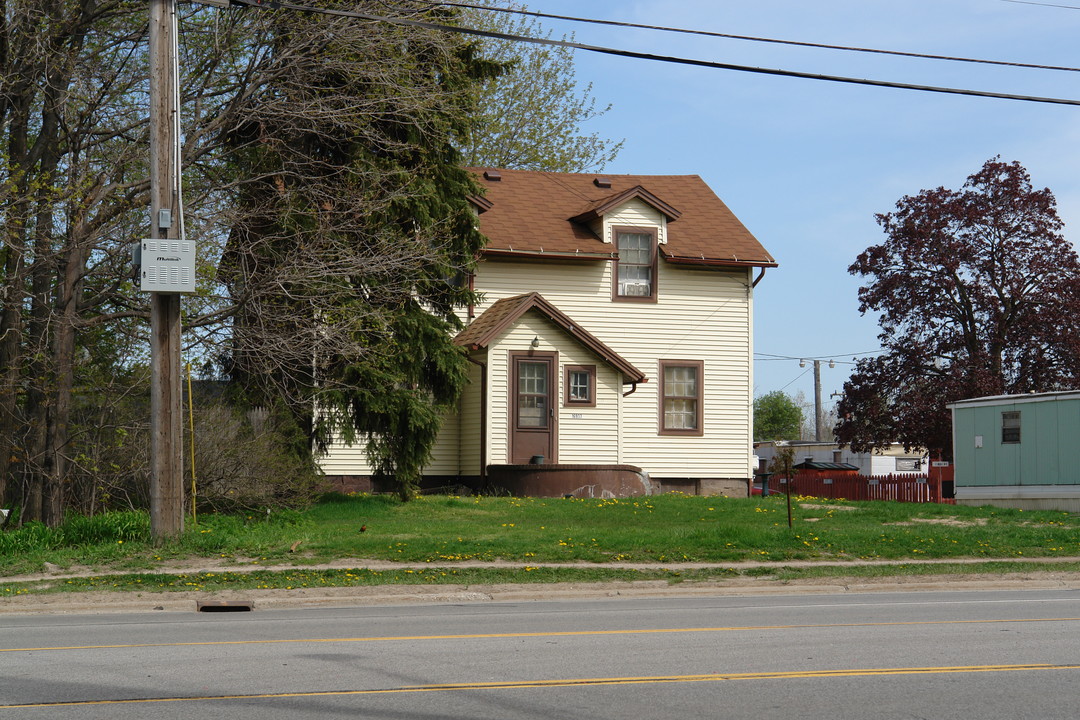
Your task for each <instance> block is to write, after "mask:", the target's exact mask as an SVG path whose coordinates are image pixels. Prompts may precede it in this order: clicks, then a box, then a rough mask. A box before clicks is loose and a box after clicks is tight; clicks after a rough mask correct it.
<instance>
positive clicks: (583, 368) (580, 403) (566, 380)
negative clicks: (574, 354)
mask: <svg viewBox="0 0 1080 720" xmlns="http://www.w3.org/2000/svg"><path fill="white" fill-rule="evenodd" d="M577 372H583V373H586V374H588V376H589V398H588V400H578V399H575V398H573V397H571V396H570V376H571V375H573V374H574V373H577ZM563 407H596V366H595V365H567V366H566V367H564V368H563Z"/></svg>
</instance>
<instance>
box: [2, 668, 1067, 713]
mask: <svg viewBox="0 0 1080 720" xmlns="http://www.w3.org/2000/svg"><path fill="white" fill-rule="evenodd" d="M1037 670H1080V665H1045V664H1036V665H959V666H946V667H910V668H863V669H847V670H795V671H789V672H747V673H709V674H706V675H655V676H646V677H619V678H565V679H559V680H516V681H508V682H479V683H454V684H445V685H413V686H405V687H398V688H376V689H370V690H319V691H313V692H282V693H256V694H251V695H197V696H192V697H156V698H126V699H118V700H71V701H67V702H47V703H23V704H18V705H0V710H18V709H30V708H47V707H81V706H87V705H135V704H148V703H175V702H213V701H221V700H266V699H277V698H305V697H349V696H356V695H393V694H401V693H421V692H424V693H430V692H460V691H462V690H473V691H475V690H529V689H540V688H563V687H599V686H605V685H642V684H648V683H696V682H720V681H736V680H798V679H806V678H835V677H845V678H846V677H866V676H884V675H947V674H956V673H986V672H1031V671H1037Z"/></svg>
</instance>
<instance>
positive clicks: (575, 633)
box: [0, 618, 1080, 653]
mask: <svg viewBox="0 0 1080 720" xmlns="http://www.w3.org/2000/svg"><path fill="white" fill-rule="evenodd" d="M1077 621H1080V618H1013V619H999V620H913V621H911V622H864V623H831V624H820V625H733V626H730V627H705V628H632V629H625V630H562V631H556V632H513V633H478V634H467V635H390V636H385V637H356V638H281V639H276V640H206V641H199V642H169V643H125V644H118V645H59V646H47V647H27V648H0V653H13V652H45V651H49V650H52V651H59V650H132V649H135V648H154V647H200V646H207V645H282V644H304V643H371V642H415V641H429V640H497V639H508V638H549V637H588V636H598V635H607V636H611V635H662V634H667V633H721V632H739V631H743V632H745V631H761V630H813V629H830V628H857V627H912V626H921V625H991V624H1008V623H1043V622H1051V623H1063V622H1077Z"/></svg>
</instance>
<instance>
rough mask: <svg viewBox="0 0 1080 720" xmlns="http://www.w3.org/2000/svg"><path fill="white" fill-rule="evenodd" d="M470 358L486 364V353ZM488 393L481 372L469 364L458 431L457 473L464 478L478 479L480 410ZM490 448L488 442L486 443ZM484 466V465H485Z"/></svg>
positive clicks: (460, 403) (478, 367) (482, 426)
mask: <svg viewBox="0 0 1080 720" xmlns="http://www.w3.org/2000/svg"><path fill="white" fill-rule="evenodd" d="M472 358H473V359H474V360H476V361H477V362H480V363H485V364H486V363H487V353H484V352H479V353H474V354H473V355H472ZM485 392H488V393H490V390H489V386H485V384H484V382H483V370H482V368H481V367H480V366H479V365H477V364H476V363H472V362H471V363H469V384H468V386H467V387H466V388H465V392H464V393H462V395H461V401H460V402H459V407H460V413H461V414H460V419H459V423H460V429H459V432H458V458H459V462H460V470H459V473H460V474H461V475H463V476H466V477H479V476H480V474H481V473H480V468H481V458H480V452H481V447H482V446H483V442H482V438H481V433H482V432H483V428H484V423H483V422H482V420H481V417H480V413H481V408H482V407H483V406H484V401H483V395H484V393H485ZM488 447H490V442H489V443H488ZM485 464H486V463H485Z"/></svg>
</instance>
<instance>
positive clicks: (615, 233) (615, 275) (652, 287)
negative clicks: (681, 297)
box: [611, 225, 660, 303]
mask: <svg viewBox="0 0 1080 720" xmlns="http://www.w3.org/2000/svg"><path fill="white" fill-rule="evenodd" d="M620 233H627V234H632V235H651V236H652V249H651V252H650V256H651V258H650V259H651V265H648V267H649V268H650V273H651V278H652V281H651V282H650V284H649V291H650V294H648V295H622V294H620V293H619V263H620V262H621V261H620V260H619V258H618V255H619V234H620ZM611 239H612V243H613V244H614V245H615V255H616V259H615V263H614V266H613V267H612V273H611V299H612V300H614V301H617V302H645V303H654V302H656V297H657V294H656V291H657V285H658V280H659V278H658V277H657V275H658V274H659V273H658V272H657V266H658V265H659V263H658V258H659V256H660V232H659V230H658V229H657V228H648V227H631V226H629V225H614V226H612V228H611ZM632 265H633V266H634V267H646V265H643V264H639V263H632Z"/></svg>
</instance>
